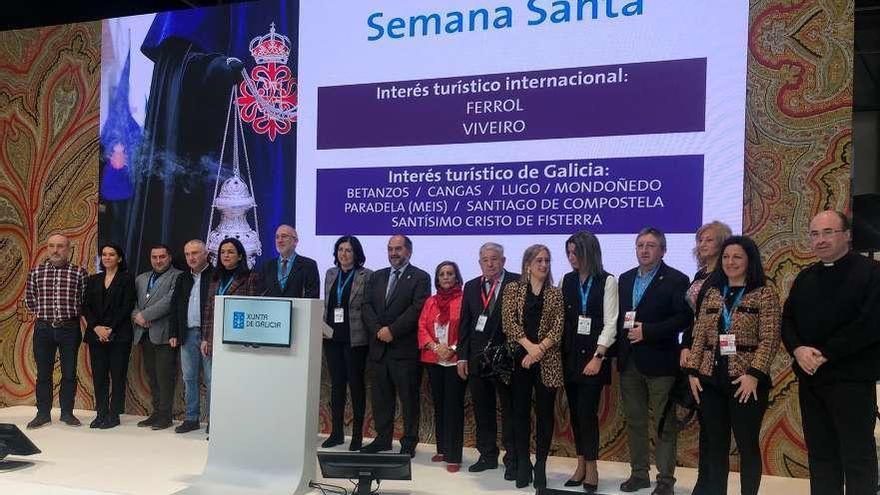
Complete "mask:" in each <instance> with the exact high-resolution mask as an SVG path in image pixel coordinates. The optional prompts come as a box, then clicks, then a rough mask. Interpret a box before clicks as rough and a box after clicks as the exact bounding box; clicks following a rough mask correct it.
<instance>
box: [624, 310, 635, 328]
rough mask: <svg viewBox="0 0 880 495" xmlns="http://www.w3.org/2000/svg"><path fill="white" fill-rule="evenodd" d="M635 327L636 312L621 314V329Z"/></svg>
mask: <svg viewBox="0 0 880 495" xmlns="http://www.w3.org/2000/svg"><path fill="white" fill-rule="evenodd" d="M635 326H636V312H635V311H627V312H626V313H624V314H623V328H626V329H627V330H628V329H630V328H633V327H635Z"/></svg>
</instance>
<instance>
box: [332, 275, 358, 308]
mask: <svg viewBox="0 0 880 495" xmlns="http://www.w3.org/2000/svg"><path fill="white" fill-rule="evenodd" d="M355 271H357V268H352V269H351V271H350V272H348V276H346V277H345V280H342V283H340V280H339V275H342V270H341V269H340V270H339V275H337V276H336V307H338V308H341V307H342V293H343V292H345V286H346V285H348V283H349V282H351V279H352V277H354V272H355Z"/></svg>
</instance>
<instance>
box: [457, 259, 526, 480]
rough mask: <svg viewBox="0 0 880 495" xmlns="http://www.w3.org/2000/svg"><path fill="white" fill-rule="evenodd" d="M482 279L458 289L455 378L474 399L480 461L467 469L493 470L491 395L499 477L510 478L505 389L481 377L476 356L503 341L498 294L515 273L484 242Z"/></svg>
mask: <svg viewBox="0 0 880 495" xmlns="http://www.w3.org/2000/svg"><path fill="white" fill-rule="evenodd" d="M479 254H480V259H479V263H480V271H481V272H482V275H480V276H479V277H476V278H474V279H472V280H469V281H468V282H467V283H466V284H465V285H464V295H463V299H462V302H461V323H460V325H459V330H458V331H459V334H458V346H457V349H456V352H458V359H459V361H458V374H459V376H460V377H461V379H462V380H468V382H469V386H470V389H471V397H473V400H474V419H475V423H476V435H477V450H478V451H479V452H480V458H479V459H478V460H477V462H476V463H474V464H473V465H471V466H470V467H469V468H468V471H470V472H472V473H479V472H481V471H485V470H487V469H495V468H497V467H498V443H497V441H496V439H497V436H498V409H497V407H496V400H495V394H496V391H497V393H498V397H499V398H500V399H501V424H502V430H501V439H502V443H503V444H504V450H505V453H504V466H505V473H504V474H505V479H508V480H513V479H515V478H516V462H515V461H516V457H515V456H514V455H513V453H514V449H513V415H512V411H511V405H510V386H509V385H505V384H504V383H501V381H499V380H495V379H492V378H484V377H483V376H481V374H480V373H481V371H482V370H480V369H479V362H478V361H477V360H476V358H477V357H478V356H479V355H480V353H482V352H483V350H485V349H486V346H487V345H489V344H490V343H492V344H500V343H503V342H504V333H503V332H502V331H501V294H502V293H503V292H504V287H505V286H506V285H507V284H509V283H510V282H513V281H515V280H519V274H518V273H510V272H507V271H505V270H504V262H505V261H506V259H505V258H504V247H503V246H501V245H500V244H496V243H494V242H487V243H486V244H483V245H482V246H481V247H480V253H479Z"/></svg>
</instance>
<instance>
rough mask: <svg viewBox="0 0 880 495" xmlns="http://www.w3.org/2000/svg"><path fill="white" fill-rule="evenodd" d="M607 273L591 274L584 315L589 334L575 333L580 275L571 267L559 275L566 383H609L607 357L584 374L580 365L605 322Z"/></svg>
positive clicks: (589, 355) (595, 344)
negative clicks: (588, 322) (595, 369)
mask: <svg viewBox="0 0 880 495" xmlns="http://www.w3.org/2000/svg"><path fill="white" fill-rule="evenodd" d="M608 277H610V275H609V274H608V273H604V272H603V273H601V274H600V275H598V276H595V277H593V285H592V286H591V287H590V294H589V296H588V298H587V316H589V317H590V318H592V320H593V321H592V325H591V327H590V335H579V334H578V333H577V328H578V317H580V315H581V291H580V276H579V275H578V272H576V271H572V272H568V273H566V274H565V277H563V279H562V302H563V304H564V306H565V322H564V324H563V329H562V370H563V372H564V373H565V380H566V381H567V382H570V383H583V384H596V385H598V384H609V383H611V360H610V359H607V356H606V359H605V360H604V361H602V367H601V368H600V370H599V373H598V374H597V375H594V376H587V375H584V373H583V371H584V368H585V367H586V366H587V363H589V362H590V361H591V360H592V359H593V355H595V354H596V348H597V347H598V346H599V335H600V334H601V333H602V330H603V329H604V326H605V281H606V280H607V279H608Z"/></svg>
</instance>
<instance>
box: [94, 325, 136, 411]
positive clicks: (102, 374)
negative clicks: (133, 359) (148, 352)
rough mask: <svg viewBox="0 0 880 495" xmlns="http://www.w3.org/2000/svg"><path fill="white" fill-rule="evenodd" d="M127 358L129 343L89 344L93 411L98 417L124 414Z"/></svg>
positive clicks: (129, 354) (129, 348) (129, 350)
mask: <svg viewBox="0 0 880 495" xmlns="http://www.w3.org/2000/svg"><path fill="white" fill-rule="evenodd" d="M129 356H131V342H107V343H94V342H93V343H89V360H90V362H91V364H92V383H94V385H95V410H96V411H97V412H98V416H99V417H104V416H107V415H111V414H112V415H117V416H118V415H120V414H122V413H124V412H125V386H126V384H127V382H128V361H129ZM111 382H112V384H113V391H112V393H111V392H110V383H111Z"/></svg>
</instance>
